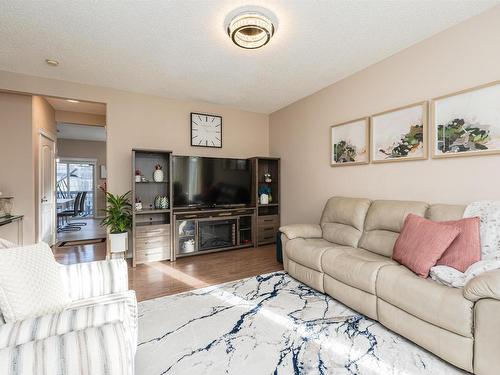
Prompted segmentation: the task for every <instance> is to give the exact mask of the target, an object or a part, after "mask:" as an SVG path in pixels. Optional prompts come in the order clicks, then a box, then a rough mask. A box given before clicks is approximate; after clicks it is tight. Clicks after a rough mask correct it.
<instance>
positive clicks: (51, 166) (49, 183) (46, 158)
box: [38, 134, 56, 245]
mask: <svg viewBox="0 0 500 375" xmlns="http://www.w3.org/2000/svg"><path fill="white" fill-rule="evenodd" d="M39 150H40V154H39V159H38V160H39V195H38V196H39V199H40V206H39V211H38V212H39V213H40V214H39V215H40V216H39V226H38V238H39V240H40V241H43V242H46V243H48V244H49V245H53V244H54V243H55V237H56V220H55V213H56V204H55V197H56V194H55V143H54V141H53V140H51V139H49V138H47V137H46V136H44V135H43V134H40V148H39Z"/></svg>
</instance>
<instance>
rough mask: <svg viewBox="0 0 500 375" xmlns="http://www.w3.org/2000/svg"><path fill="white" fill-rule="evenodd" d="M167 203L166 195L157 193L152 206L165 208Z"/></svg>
mask: <svg viewBox="0 0 500 375" xmlns="http://www.w3.org/2000/svg"><path fill="white" fill-rule="evenodd" d="M168 205H169V201H168V197H167V196H166V195H157V196H156V197H155V202H154V207H155V208H156V209H167V208H168Z"/></svg>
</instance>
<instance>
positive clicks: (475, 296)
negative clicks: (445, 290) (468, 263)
mask: <svg viewBox="0 0 500 375" xmlns="http://www.w3.org/2000/svg"><path fill="white" fill-rule="evenodd" d="M464 297H465V298H467V299H468V300H469V301H472V302H475V301H478V300H480V299H482V298H493V299H497V300H500V269H496V270H493V271H487V272H484V273H482V274H480V275H478V276H476V277H474V278H473V279H471V280H470V281H469V282H467V284H465V287H464Z"/></svg>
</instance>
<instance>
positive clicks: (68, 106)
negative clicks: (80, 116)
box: [45, 97, 106, 115]
mask: <svg viewBox="0 0 500 375" xmlns="http://www.w3.org/2000/svg"><path fill="white" fill-rule="evenodd" d="M45 99H47V101H48V102H49V104H50V105H51V106H52V108H54V109H55V110H56V111H67V112H80V113H91V114H94V115H105V114H106V104H103V103H93V102H83V101H82V102H78V103H72V102H68V101H67V100H66V99H60V98H50V97H45Z"/></svg>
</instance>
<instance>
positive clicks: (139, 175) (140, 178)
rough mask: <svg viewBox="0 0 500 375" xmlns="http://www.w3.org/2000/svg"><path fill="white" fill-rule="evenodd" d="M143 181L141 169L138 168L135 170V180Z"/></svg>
mask: <svg viewBox="0 0 500 375" xmlns="http://www.w3.org/2000/svg"><path fill="white" fill-rule="evenodd" d="M141 181H142V177H141V171H140V170H138V169H137V170H136V171H135V182H141Z"/></svg>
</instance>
